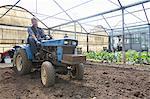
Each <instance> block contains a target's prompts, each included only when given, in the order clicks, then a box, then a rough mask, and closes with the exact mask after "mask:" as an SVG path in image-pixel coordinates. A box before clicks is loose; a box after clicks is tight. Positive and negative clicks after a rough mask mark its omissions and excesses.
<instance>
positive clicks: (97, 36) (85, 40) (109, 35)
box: [0, 0, 150, 62]
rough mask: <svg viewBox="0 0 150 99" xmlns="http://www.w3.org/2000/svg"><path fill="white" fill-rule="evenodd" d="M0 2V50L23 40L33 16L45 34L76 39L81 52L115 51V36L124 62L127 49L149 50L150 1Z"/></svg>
mask: <svg viewBox="0 0 150 99" xmlns="http://www.w3.org/2000/svg"><path fill="white" fill-rule="evenodd" d="M127 1H128V2H127ZM104 2H105V5H102V4H104ZM0 4H1V6H0V36H1V37H0V43H1V46H0V48H1V49H2V50H1V52H3V51H5V50H6V49H9V48H10V47H12V46H13V45H16V44H21V43H23V42H24V40H25V38H26V37H27V33H26V29H27V27H28V26H30V19H31V18H32V17H36V18H37V19H38V20H39V23H40V26H41V27H42V28H43V29H44V30H45V32H46V33H47V34H51V35H53V36H54V37H56V38H61V37H63V36H64V34H68V35H69V36H70V37H72V38H75V39H78V40H79V46H80V47H81V48H82V50H83V52H89V51H101V50H104V49H108V50H110V51H114V49H115V48H116V46H117V43H118V38H121V41H122V53H123V62H125V51H127V50H129V49H132V50H136V51H139V52H142V51H147V52H148V51H149V50H150V0H80V1H77V0H63V1H61V0H45V1H42V0H32V1H31V0H1V1H0ZM45 4H47V5H45ZM48 5H49V6H48ZM80 9H82V10H81V12H80ZM19 33H21V34H19ZM22 33H23V34H22ZM10 35H11V36H12V35H15V36H17V37H12V38H10V37H9V36H10ZM22 35H24V36H22ZM6 45H9V46H6ZM4 46H5V47H4Z"/></svg>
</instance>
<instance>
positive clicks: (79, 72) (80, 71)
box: [72, 63, 84, 80]
mask: <svg viewBox="0 0 150 99" xmlns="http://www.w3.org/2000/svg"><path fill="white" fill-rule="evenodd" d="M83 75H84V65H83V63H80V64H79V65H76V66H75V67H74V69H73V70H72V77H73V78H74V79H77V80H82V79H83Z"/></svg>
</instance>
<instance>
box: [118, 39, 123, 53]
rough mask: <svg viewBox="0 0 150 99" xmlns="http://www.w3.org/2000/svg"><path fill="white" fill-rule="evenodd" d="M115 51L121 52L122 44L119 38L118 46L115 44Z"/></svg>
mask: <svg viewBox="0 0 150 99" xmlns="http://www.w3.org/2000/svg"><path fill="white" fill-rule="evenodd" d="M117 50H118V51H122V42H121V38H119V41H118V44H117Z"/></svg>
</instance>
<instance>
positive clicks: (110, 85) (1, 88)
mask: <svg viewBox="0 0 150 99" xmlns="http://www.w3.org/2000/svg"><path fill="white" fill-rule="evenodd" d="M56 98H57V99H131V98H132V99H138V98H139V99H140V98H142V99H150V71H144V70H135V69H130V68H126V69H125V68H119V67H111V66H101V65H100V64H98V65H92V64H90V65H88V64H87V65H85V73H84V79H83V80H82V81H77V80H70V79H69V77H68V76H64V75H63V76H62V75H58V77H57V79H56V84H55V85H54V86H53V87H49V88H44V87H43V86H42V84H41V81H40V73H39V72H34V73H31V74H30V75H25V76H21V77H20V76H18V75H16V74H15V73H14V71H13V70H12V69H10V68H3V69H0V99H56Z"/></svg>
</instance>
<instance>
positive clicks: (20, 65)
mask: <svg viewBox="0 0 150 99" xmlns="http://www.w3.org/2000/svg"><path fill="white" fill-rule="evenodd" d="M13 66H14V70H15V72H16V73H17V74H19V75H25V74H28V73H30V72H31V69H32V62H31V61H30V60H28V57H27V54H26V52H25V50H24V49H21V48H20V49H18V50H17V51H16V53H15V54H14V57H13Z"/></svg>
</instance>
